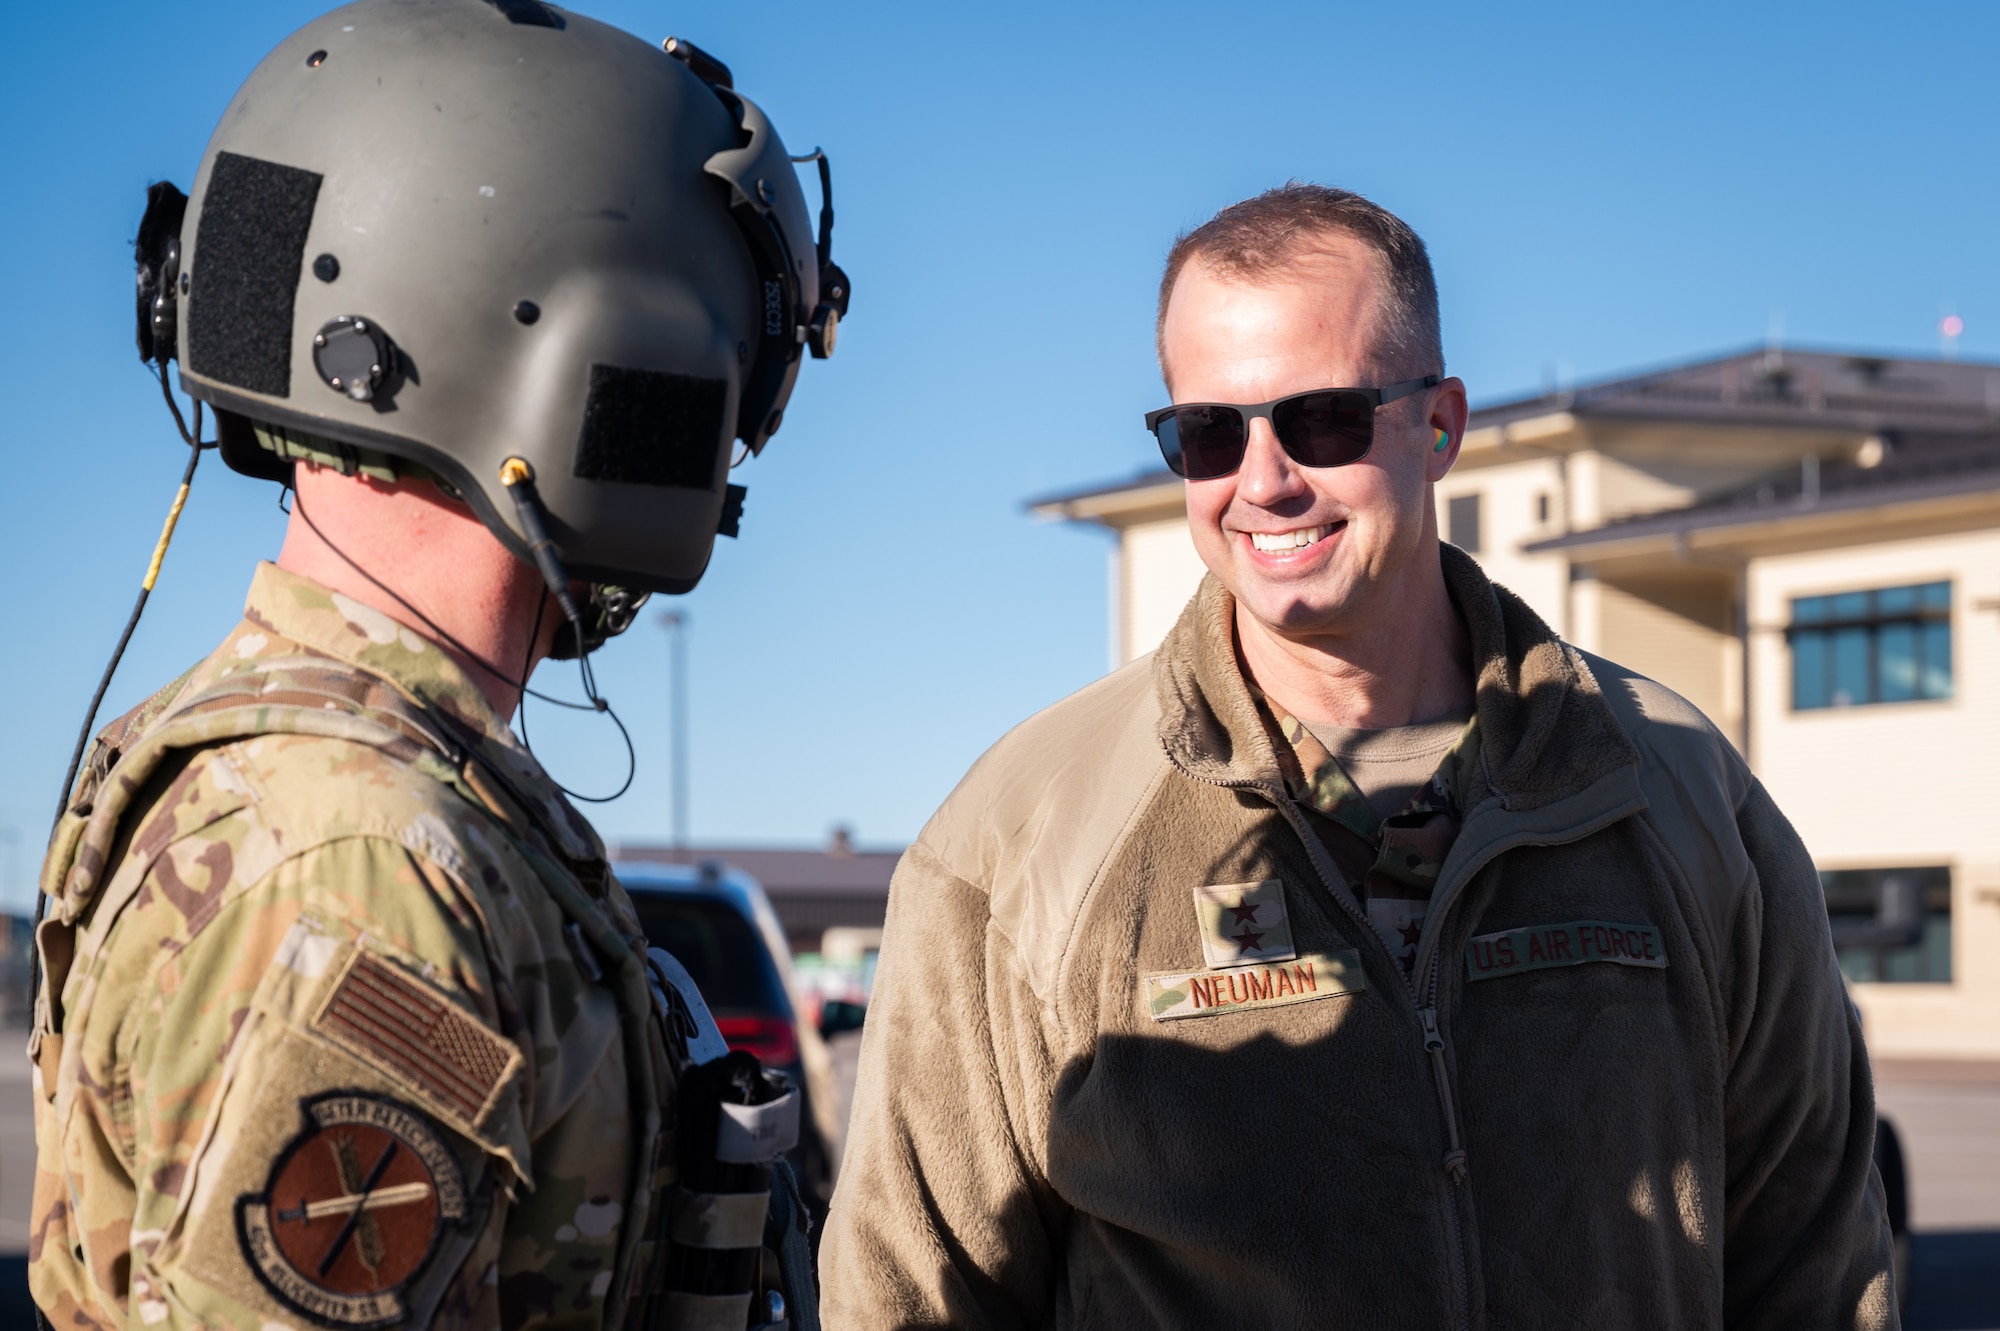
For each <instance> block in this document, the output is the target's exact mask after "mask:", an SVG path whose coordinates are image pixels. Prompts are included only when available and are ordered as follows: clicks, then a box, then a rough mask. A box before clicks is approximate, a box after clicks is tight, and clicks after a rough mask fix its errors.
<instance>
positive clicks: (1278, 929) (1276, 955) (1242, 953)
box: [1194, 878, 1298, 970]
mask: <svg viewBox="0 0 2000 1331" xmlns="http://www.w3.org/2000/svg"><path fill="white" fill-rule="evenodd" d="M1194 914H1195V923H1196V927H1197V928H1199V929H1200V931H1201V955H1202V959H1203V960H1205V961H1206V962H1207V963H1208V964H1209V967H1210V968H1211V969H1214V970H1220V969H1222V968H1224V967H1227V966H1242V965H1246V964H1248V963H1251V962H1258V961H1289V960H1290V959H1291V958H1293V957H1295V956H1297V955H1298V950H1297V949H1296V948H1294V947H1293V946H1292V922H1291V919H1290V918H1289V917H1288V916H1287V915H1286V914H1285V885H1284V883H1282V882H1281V881H1279V880H1278V879H1276V878H1267V879H1265V880H1264V881H1263V882H1261V883H1225V884H1219V885H1217V886H1213V887H1197V888H1196V889H1195V890H1194Z"/></svg>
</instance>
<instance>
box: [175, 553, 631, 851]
mask: <svg viewBox="0 0 2000 1331" xmlns="http://www.w3.org/2000/svg"><path fill="white" fill-rule="evenodd" d="M297 648H304V649H305V650H307V651H309V652H314V653H319V654H321V655H325V656H330V657H333V658H335V659H336V660H340V661H346V662H348V663H349V664H351V665H354V666H356V667H359V668H360V669H362V670H365V671H367V672H368V673H369V674H371V675H375V676H377V677H379V678H381V679H382V680H384V681H385V682H387V683H388V684H389V685H390V686H391V687H392V688H394V689H395V690H396V691H397V692H399V693H402V694H403V695H405V696H406V697H408V698H409V699H410V700H411V701H412V702H414V703H416V704H417V705H418V706H419V707H422V708H423V709H424V710H426V711H428V712H430V713H432V714H433V715H436V716H440V717H443V718H444V719H445V720H447V721H449V722H450V723H452V725H453V728H454V729H455V731H456V732H457V733H458V734H459V736H460V737H461V738H462V739H463V740H465V741H466V742H468V743H472V744H475V745H477V747H478V749H479V752H480V754H481V756H483V757H484V758H485V759H486V760H487V762H488V765H489V766H492V767H495V768H497V769H499V771H500V772H502V773H504V774H505V776H506V778H507V784H508V785H510V786H511V787H513V789H514V791H515V792H516V795H517V797H520V798H522V799H524V800H525V801H526V802H527V803H529V804H532V805H534V806H535V807H536V811H537V812H538V814H539V815H540V816H539V817H538V819H537V821H538V822H540V823H541V824H542V825H543V826H544V827H545V828H546V829H547V830H548V831H549V832H550V833H551V834H552V835H553V836H554V837H555V839H556V841H557V842H558V843H559V847H558V848H559V849H560V851H561V852H562V854H563V855H564V856H566V857H567V858H569V859H572V860H596V859H602V858H604V845H603V842H601V841H600V840H599V839H598V837H597V833H596V832H595V831H594V830H593V829H592V828H591V826H590V824H589V823H588V822H586V821H585V820H584V818H583V815H581V814H579V813H578V812H577V811H576V809H575V808H574V806H572V805H571V804H570V802H569V801H568V800H566V799H564V798H563V795H562V792H561V790H560V789H558V788H557V786H556V784H555V782H554V781H552V780H551V779H550V778H549V775H548V773H546V772H544V771H543V770H542V767H541V764H540V763H538V762H536V761H535V758H534V755H533V754H531V753H529V752H528V751H527V750H526V749H525V748H523V747H522V746H521V742H520V741H519V740H517V739H516V738H515V737H514V734H513V732H512V731H511V730H509V729H508V728H507V726H506V724H505V723H504V722H502V721H501V719H500V717H499V715H498V714H497V713H495V712H494V710H493V707H492V704H490V703H488V702H487V701H486V695H485V694H483V693H481V692H480V691H479V687H478V685H477V684H475V683H474V682H473V680H472V678H471V676H469V675H468V674H467V673H466V672H465V670H464V669H463V668H461V667H460V666H459V664H458V663H457V662H456V661H454V660H452V659H451V657H449V656H447V655H446V654H445V652H444V651H443V650H442V649H441V648H439V647H438V645H437V644H436V643H434V642H432V641H431V640H430V639H428V638H426V637H424V636H423V635H422V634H419V633H417V632H416V631H415V630H413V629H411V628H409V627H407V626H406V625H403V624H401V623H398V622H397V621H396V620H394V619H391V618H390V617H389V616H387V615H385V614H383V613H382V612H381V611H380V610H376V609H374V608H373V607H372V606H366V605H363V604H361V603H360V602H359V601H356V600H354V599H352V598H351V597H347V596H343V595H341V594H340V593H339V592H336V591H332V590H330V589H329V588H326V587H323V586H321V585H320V584H319V583H317V582H314V581H313V580H312V579H310V578H304V577H300V576H299V575H298V574H296V573H289V572H287V571H285V570H284V569H281V568H279V567H278V566H277V565H276V564H270V563H259V564H258V565H257V573H256V576H255V577H254V578H252V579H251V582H250V594H249V596H248V597H247V598H246V599H245V601H244V605H243V623H241V624H239V625H238V626H237V628H236V631H235V632H234V633H232V634H231V635H230V636H229V638H228V639H227V640H226V641H224V643H223V644H222V647H221V648H220V649H219V650H218V651H217V652H216V654H215V656H214V657H213V658H212V660H213V661H214V662H215V663H216V664H217V665H219V666H220V667H221V668H220V669H219V670H218V671H217V672H216V678H218V679H220V678H224V677H227V676H228V675H229V674H230V673H232V667H235V668H238V669H241V668H255V667H254V665H253V664H252V663H254V662H256V661H258V660H261V659H264V658H268V657H271V656H273V655H287V654H290V653H291V652H292V651H294V650H295V649H297ZM239 662H240V663H242V664H241V665H240V666H239V665H237V663H239ZM204 673H206V672H204Z"/></svg>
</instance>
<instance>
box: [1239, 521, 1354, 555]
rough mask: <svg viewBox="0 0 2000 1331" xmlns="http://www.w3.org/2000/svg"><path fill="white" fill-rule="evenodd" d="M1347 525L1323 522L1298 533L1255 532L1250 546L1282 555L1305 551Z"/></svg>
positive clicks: (1299, 530) (1251, 534)
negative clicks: (1283, 553)
mask: <svg viewBox="0 0 2000 1331" xmlns="http://www.w3.org/2000/svg"><path fill="white" fill-rule="evenodd" d="M1346 525H1347V524H1346V523H1344V522H1323V523H1321V524H1320V525H1319V526H1317V527H1300V528H1299V529H1298V530H1297V531H1279V532H1263V531H1253V532H1251V533H1250V544H1251V545H1253V546H1255V547H1256V548H1257V549H1259V550H1268V551H1271V552H1273V553H1282V552H1284V551H1286V550H1303V549H1304V548H1305V547H1307V546H1309V545H1311V544H1313V543H1314V542H1315V541H1323V540H1325V539H1326V538H1327V537H1329V536H1331V535H1333V533H1334V531H1335V530H1336V529H1337V528H1340V527H1344V526H1346Z"/></svg>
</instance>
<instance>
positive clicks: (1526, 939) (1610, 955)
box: [1465, 920, 1667, 980]
mask: <svg viewBox="0 0 2000 1331" xmlns="http://www.w3.org/2000/svg"><path fill="white" fill-rule="evenodd" d="M1592 961H1608V962H1611V963H1612V964H1614V965H1618V966H1645V967H1648V968H1650V969H1653V970H1661V969H1664V968H1665V967H1666V964H1667V948H1666V944H1665V943H1663V942H1662V941H1661V940H1660V931H1659V930H1658V929H1655V928H1654V927H1653V926H1652V925H1650V924H1612V923H1609V922H1608V921H1605V920H1574V921H1571V922H1570V923H1568V924H1535V925H1529V926H1528V927H1526V928H1524V929H1503V930H1501V931H1500V932H1498V933H1491V934H1481V935H1479V936H1478V937H1477V938H1474V939H1473V940H1472V941H1471V942H1469V943H1467V944H1466V945H1465V978H1466V979H1468V980H1497V979H1499V978H1500V977H1501V976H1503V975H1516V974H1519V973H1520V972H1522V971H1538V970H1542V969H1544V968H1546V967H1549V966H1581V965H1583V964H1584V963H1586V962H1592Z"/></svg>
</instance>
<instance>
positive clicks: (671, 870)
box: [614, 860, 841, 1236]
mask: <svg viewBox="0 0 2000 1331" xmlns="http://www.w3.org/2000/svg"><path fill="white" fill-rule="evenodd" d="M614 869H615V871H616V872H617V875H618V881H619V882H621V883H623V884H624V885H625V890H626V891H627V892H628V893H630V894H631V897H632V904H633V906H634V907H636V908H637V910H638V912H639V924H640V927H641V928H643V929H644V930H645V931H646V939H647V941H648V942H650V943H651V944H652V945H653V946H654V947H659V948H665V949H666V950H667V951H668V952H671V953H673V955H674V957H675V959H676V960H678V961H679V962H680V963H681V965H683V966H685V967H687V971H688V974H689V975H690V976H692V977H693V978H694V982H695V985H696V986H697V987H698V988H699V989H700V990H701V995H702V998H703V999H705V1000H706V1001H707V1003H708V1010H709V1011H710V1012H711V1013H712V1014H713V1015H714V1017H715V1024H716V1026H717V1028H719V1029H720V1030H721V1032H722V1038H723V1039H724V1040H726V1041H728V1043H729V1047H730V1048H731V1049H742V1050H747V1051H748V1052H750V1053H752V1054H755V1055H756V1056H757V1058H758V1059H759V1061H761V1062H762V1063H763V1064H764V1066H765V1067H768V1068H776V1069H778V1070H779V1071H781V1072H783V1073H785V1074H786V1075H787V1076H789V1077H790V1078H791V1079H792V1082H793V1084H795V1085H796V1086H798V1087H799V1088H800V1090H801V1091H802V1092H803V1093H804V1095H805V1105H804V1109H805V1112H804V1113H803V1114H802V1115H801V1116H800V1124H799V1144H798V1147H797V1149H796V1150H794V1151H793V1152H792V1154H791V1156H790V1159H791V1161H792V1167H793V1168H794V1169H795V1170H797V1171H798V1175H799V1186H800V1187H801V1189H802V1190H803V1191H804V1192H805V1196H806V1202H807V1204H808V1206H809V1207H811V1209H812V1211H813V1213H814V1214H813V1232H814V1234H815V1236H817V1234H818V1232H819V1225H820V1221H822V1220H823V1219H824V1218H825V1215H826V1203H827V1199H828V1198H830V1197H832V1195H833V1179H834V1173H835V1170H836V1169H837V1167H838V1164H839V1159H840V1154H839V1153H840V1139H841V1125H840V1124H838V1123H836V1122H833V1121H832V1117H831V1114H832V1109H833V1106H834V1104H835V1103H836V1097H835V1094H834V1090H833V1086H832V1064H831V1062H830V1061H829V1059H828V1057H827V1052H826V1045H825V1042H824V1041H822V1040H821V1038H820V1034H819V1032H818V1031H817V1030H815V1029H813V1028H812V1027H811V1026H809V1025H807V1024H805V1023H802V1022H801V1021H800V1020H799V1003H798V1000H797V998H796V992H797V990H796V986H795V985H794V984H793V981H792V954H791V949H790V948H789V947H788V946H787V945H786V943H785V933H784V930H783V929H782V928H781V927H780V926H779V924H778V915H777V912H776V911H774V910H772V909H771V902H770V899H769V898H767V897H766V896H765V895H764V889H763V886H762V885H761V884H759V883H758V882H757V880H756V879H754V878H752V877H751V876H750V875H748V874H746V873H743V872H742V871H741V870H738V869H733V868H729V867H727V866H725V865H721V864H717V863H714V862H712V861H711V862H709V863H705V864H701V865H693V864H655V863H650V862H647V861H641V860H631V861H625V862H622V863H619V864H617V865H615V866H614Z"/></svg>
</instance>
